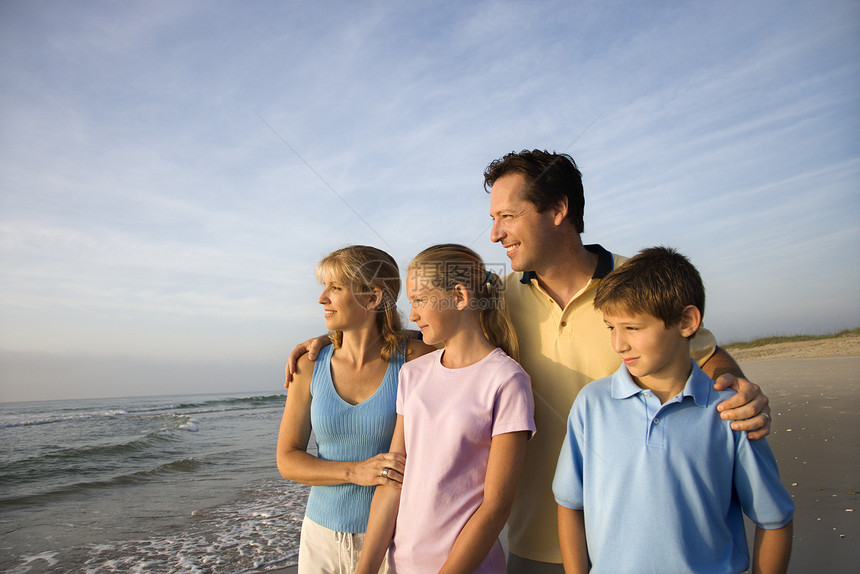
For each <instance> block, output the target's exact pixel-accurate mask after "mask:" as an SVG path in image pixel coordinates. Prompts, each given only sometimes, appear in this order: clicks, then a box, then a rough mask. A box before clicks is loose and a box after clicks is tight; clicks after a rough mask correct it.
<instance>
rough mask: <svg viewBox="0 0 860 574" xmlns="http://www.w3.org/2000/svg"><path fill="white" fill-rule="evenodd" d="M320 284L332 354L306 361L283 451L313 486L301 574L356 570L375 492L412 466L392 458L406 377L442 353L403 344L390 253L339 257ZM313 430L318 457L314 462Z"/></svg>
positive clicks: (296, 476) (347, 251) (321, 268)
mask: <svg viewBox="0 0 860 574" xmlns="http://www.w3.org/2000/svg"><path fill="white" fill-rule="evenodd" d="M316 274H317V278H318V279H319V280H320V283H321V284H322V285H323V291H322V294H321V295H320V297H319V303H320V304H321V305H322V306H323V308H324V310H325V321H326V327H327V328H328V329H329V331H330V332H331V335H330V337H331V341H332V344H331V345H330V346H328V347H325V348H324V349H323V350H322V351H321V352H320V354H319V356H318V357H317V359H316V361H315V362H311V361H309V360H308V359H307V357H306V356H305V357H302V359H301V360H300V361H299V363H298V370H297V372H296V374H295V376H294V378H293V382H292V384H291V385H290V388H289V392H288V393H287V402H286V405H285V407H284V416H283V419H282V420H281V429H280V434H279V437H278V449H277V460H278V470H279V471H280V473H281V475H282V476H283V477H284V478H286V479H289V480H294V481H297V482H302V483H304V484H309V485H311V493H310V496H309V498H308V505H307V510H306V514H305V519H304V521H303V523H302V534H301V542H300V546H299V574H305V573H308V574H310V573H311V572H314V573H319V572H332V573H335V572H343V571H346V572H353V571H354V570H355V564H356V563H357V560H358V555H359V553H360V551H361V547H362V545H363V543H364V533H365V532H366V530H367V519H368V515H369V513H370V502H371V499H372V497H373V491H374V487H375V486H378V485H390V486H395V487H399V486H400V483H401V482H402V480H403V471H404V463H405V458H404V457H403V456H402V455H400V454H395V453H389V452H388V450H389V446H390V443H391V436H392V434H393V432H394V426H395V422H396V413H395V402H396V396H397V379H398V374H399V371H400V367H401V366H402V365H403V363H404V362H405V361H406V360H408V359H411V358H414V357H418V356H421V355H423V354H426V353H427V352H429V351H431V350H433V349H432V348H431V347H428V346H426V345H424V344H423V343H420V342H418V341H407V340H406V339H405V337H404V334H403V331H402V327H401V321H400V315H399V313H398V310H397V296H398V293H399V291H400V274H399V270H398V269H397V264H396V263H395V262H394V260H393V259H392V258H391V256H390V255H388V254H387V253H385V252H384V251H381V250H379V249H376V248H373V247H367V246H360V245H356V246H351V247H346V248H343V249H339V250H337V251H334V252H332V253H331V254H329V255H327V256H326V257H325V258H323V259H322V261H320V263H319V264H318V265H317V268H316ZM311 428H313V430H314V434H315V436H316V441H317V446H318V456H316V457H315V456H313V455H310V454H308V453H307V452H306V450H307V446H308V441H309V439H310V434H311ZM386 571H387V569H385V568H384V569H381V570H380V572H386Z"/></svg>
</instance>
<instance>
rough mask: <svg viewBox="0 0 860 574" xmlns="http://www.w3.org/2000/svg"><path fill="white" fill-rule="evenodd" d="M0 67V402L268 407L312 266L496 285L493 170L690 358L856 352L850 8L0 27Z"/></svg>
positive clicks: (858, 34)
mask: <svg viewBox="0 0 860 574" xmlns="http://www.w3.org/2000/svg"><path fill="white" fill-rule="evenodd" d="M0 54H2V55H0V86H2V88H0V401H19V400H43V399H66V398H86V397H122V396H137V395H160V394H184V393H204V392H224V391H257V390H263V391H269V390H271V391H273V392H279V391H280V390H282V385H283V369H284V362H285V360H286V357H287V355H288V354H289V351H290V350H291V349H292V348H293V346H294V345H295V344H296V343H298V342H300V341H303V340H305V339H307V338H309V337H311V336H313V335H317V334H321V333H322V332H324V320H323V315H322V309H321V306H320V305H319V304H318V303H317V297H318V295H319V291H320V287H319V285H318V284H317V282H316V279H315V278H314V272H313V269H314V265H315V263H316V262H317V261H318V260H319V259H320V258H321V257H322V256H324V255H325V254H327V253H329V252H330V251H332V250H334V249H338V248H340V247H344V246H346V245H349V244H369V245H374V246H377V247H379V248H381V249H384V250H386V251H388V252H389V253H390V254H391V255H392V256H393V257H394V258H395V259H396V260H397V261H398V263H399V264H400V265H401V268H404V267H405V266H406V265H407V264H408V262H409V260H410V259H411V257H412V256H414V255H415V254H417V253H418V252H419V251H420V250H422V249H423V248H425V247H427V246H429V245H432V244H435V243H441V242H455V243H462V244H465V245H468V246H470V247H472V248H473V249H475V250H476V251H477V252H478V253H480V254H481V255H482V257H484V259H485V261H486V262H487V263H492V264H494V265H507V257H506V256H505V253H504V249H503V248H502V247H500V246H499V245H497V244H493V243H492V242H491V241H490V239H489V231H490V223H491V220H490V217H489V196H488V195H487V193H486V192H485V191H484V189H483V171H484V168H485V167H486V166H487V164H488V163H489V162H490V161H492V160H494V159H496V158H498V157H501V156H502V155H504V154H505V153H508V152H511V151H514V150H517V151H518V150H521V149H533V148H540V149H547V150H550V151H558V152H565V153H569V154H571V155H572V156H573V157H574V158H575V160H576V162H577V163H578V165H579V167H580V169H581V170H582V172H583V178H584V185H585V194H586V211H585V233H584V235H583V241H584V242H585V243H599V244H601V245H603V246H604V247H606V248H607V249H609V250H611V251H613V252H615V253H620V254H625V255H632V254H634V253H636V251H638V250H639V249H641V248H643V247H647V246H652V245H671V246H673V247H676V248H677V249H679V250H680V251H681V252H682V253H684V254H686V255H687V256H689V257H690V258H691V260H692V261H693V263H694V264H696V266H697V267H698V268H699V270H700V272H701V274H702V276H703V278H704V280H705V284H706V288H707V290H708V303H707V308H706V312H705V325H706V326H708V327H709V328H710V329H711V330H712V331H713V332H714V333H715V335H716V336H717V339H718V341H720V342H723V343H725V342H729V341H734V340H743V339H749V338H753V337H757V336H763V335H774V334H796V333H828V332H834V331H838V330H841V329H845V328H854V327H857V326H858V325H860V298H858V296H857V285H858V284H860V265H858V259H859V258H858V253H860V225H858V222H860V218H858V216H860V185H858V184H860V3H858V2H856V1H836V0H834V1H830V0H827V1H824V2H812V1H807V2H797V1H785V0H779V1H751V2H740V1H726V2H683V1H681V2H632V1H631V2H615V1H611V0H610V1H605V0H601V1H593V2H592V1H578V2H571V1H540V0H538V1H535V2H498V1H477V2H425V1H416V2H396V1H369V2H349V1H343V2H326V1H320V2H296V1H289V0H288V1H284V2H271V1H265V2H264V1H243V2H238V1H236V2H225V1H194V0H185V1H182V2H173V1H129V2H115V1H104V2H100V1H81V2H72V1H53V2H30V1H24V0H3V1H2V2H0ZM400 304H401V305H400V306H401V309H405V308H406V305H405V296H404V295H402V294H401V299H400Z"/></svg>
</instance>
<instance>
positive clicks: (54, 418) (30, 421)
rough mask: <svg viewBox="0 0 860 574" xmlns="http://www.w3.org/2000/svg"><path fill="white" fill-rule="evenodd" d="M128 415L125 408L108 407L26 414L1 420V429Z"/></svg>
mask: <svg viewBox="0 0 860 574" xmlns="http://www.w3.org/2000/svg"><path fill="white" fill-rule="evenodd" d="M124 415H128V411H126V410H123V409H107V410H103V411H96V412H85V413H68V414H57V413H50V414H42V415H25V416H24V417H22V418H21V419H20V420H14V419H13V420H8V419H7V420H6V421H3V422H0V429H5V428H15V427H29V426H38V425H49V424H53V423H67V422H78V421H87V420H92V419H98V418H115V417H120V416H124Z"/></svg>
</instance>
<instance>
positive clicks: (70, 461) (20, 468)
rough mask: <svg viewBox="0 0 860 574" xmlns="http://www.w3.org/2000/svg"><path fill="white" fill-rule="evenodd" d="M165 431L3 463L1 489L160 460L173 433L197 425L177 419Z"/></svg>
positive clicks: (172, 438) (0, 480) (56, 449)
mask: <svg viewBox="0 0 860 574" xmlns="http://www.w3.org/2000/svg"><path fill="white" fill-rule="evenodd" d="M175 418H176V419H177V420H175V421H173V422H172V424H170V425H169V426H167V427H162V428H160V429H159V430H157V431H151V432H149V433H147V434H145V435H144V436H139V437H137V438H132V439H130V440H126V441H123V442H115V443H112V444H88V445H83V446H78V447H57V448H54V449H52V450H51V451H48V452H45V451H44V449H43V451H42V452H41V453H40V454H36V455H31V456H29V457H25V458H20V459H18V460H12V461H8V462H6V463H5V464H4V465H3V467H2V469H0V486H10V485H16V484H22V483H27V482H30V481H32V480H33V478H34V477H39V478H40V479H54V478H58V477H62V476H64V475H86V474H93V473H100V472H102V469H103V468H105V467H108V468H109V467H111V466H114V465H116V464H123V462H122V461H127V460H128V459H129V458H136V459H138V460H141V459H146V458H156V457H160V456H163V450H164V447H165V446H166V445H167V444H169V443H174V442H178V441H180V440H181V437H177V436H175V434H174V431H175V430H184V431H191V432H197V431H198V430H199V429H198V427H197V421H196V420H194V419H192V418H191V417H187V416H177V417H175Z"/></svg>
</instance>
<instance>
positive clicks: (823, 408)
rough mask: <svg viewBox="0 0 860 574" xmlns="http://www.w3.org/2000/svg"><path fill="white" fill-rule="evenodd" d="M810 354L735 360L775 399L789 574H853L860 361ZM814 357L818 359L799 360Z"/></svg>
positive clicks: (857, 537) (858, 527) (858, 536)
mask: <svg viewBox="0 0 860 574" xmlns="http://www.w3.org/2000/svg"><path fill="white" fill-rule="evenodd" d="M801 347H804V346H803V345H801ZM805 349H806V350H809V351H812V350H813V349H814V350H815V351H816V352H815V353H799V354H798V353H797V352H792V353H793V354H789V355H788V356H786V353H785V352H783V351H784V349H783V351H781V352H780V353H772V354H770V355H768V354H767V353H762V352H761V351H756V354H755V355H754V356H744V354H743V353H737V354H736V357H737V358H738V360H739V362H740V364H741V367H742V368H743V369H744V372H745V373H746V375H747V377H748V378H749V379H750V380H752V381H754V382H756V383H758V384H760V385H761V386H762V387H763V388H764V390H765V392H766V393H767V395H768V397H769V398H770V400H771V412H772V416H773V427H772V429H773V430H772V432H771V435H770V436H769V437H768V441H769V442H770V444H771V448H772V449H773V451H774V453H775V454H776V457H777V460H778V461H779V468H780V476H781V477H782V482H783V484H785V486H786V488H787V489H788V491H789V492H790V493H791V495H792V498H793V499H794V503H795V505H796V507H797V509H796V511H795V516H794V548H793V551H792V556H791V564H790V566H789V570H788V571H789V573H791V574H805V573H808V572H816V571H818V572H827V573H829V574H840V573H853V572H857V571H858V564H860V550H858V548H860V546H858V541H860V520H858V516H860V502H858V492H860V458H858V442H860V355H847V356H831V357H823V358H822V357H820V355H821V353H820V352H818V349H817V348H815V347H812V346H809V345H806V346H805ZM810 354H811V355H819V356H817V357H814V358H797V357H798V356H804V355H810ZM825 354H826V353H825ZM774 358H776V359H775V360H774ZM749 530H751V529H749ZM750 548H752V546H750ZM276 572H278V573H290V574H293V573H295V572H296V569H295V568H286V569H281V570H277V571H276Z"/></svg>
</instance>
